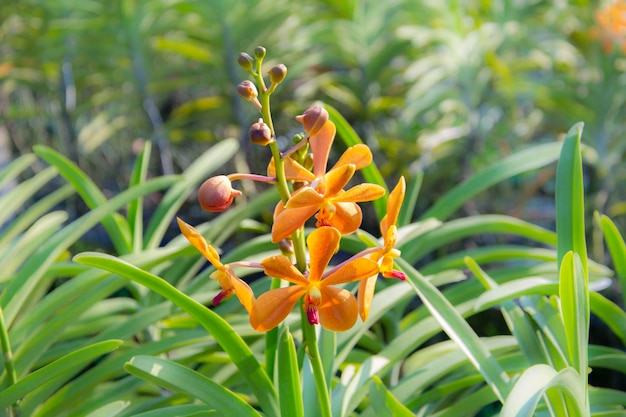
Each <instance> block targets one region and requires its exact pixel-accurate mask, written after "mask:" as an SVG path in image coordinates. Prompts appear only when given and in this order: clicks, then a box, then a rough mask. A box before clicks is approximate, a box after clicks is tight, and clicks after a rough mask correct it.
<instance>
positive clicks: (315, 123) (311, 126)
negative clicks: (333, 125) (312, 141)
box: [296, 106, 328, 136]
mask: <svg viewBox="0 0 626 417" xmlns="http://www.w3.org/2000/svg"><path fill="white" fill-rule="evenodd" d="M296 120H297V121H299V122H300V123H302V124H303V125H304V131H305V132H306V133H307V134H308V135H309V136H313V135H315V134H316V133H317V132H319V130H320V129H321V128H322V126H324V123H326V121H328V111H326V109H325V108H323V107H320V106H313V107H310V108H309V109H307V111H305V112H304V113H303V114H301V115H300V116H296Z"/></svg>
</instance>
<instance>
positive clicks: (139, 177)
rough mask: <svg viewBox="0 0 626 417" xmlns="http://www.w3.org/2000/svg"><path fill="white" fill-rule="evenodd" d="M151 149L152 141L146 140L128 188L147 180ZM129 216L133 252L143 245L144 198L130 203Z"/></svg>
mask: <svg viewBox="0 0 626 417" xmlns="http://www.w3.org/2000/svg"><path fill="white" fill-rule="evenodd" d="M151 150H152V142H151V141H146V142H145V143H144V146H143V149H141V152H140V153H139V155H138V156H137V159H136V161H135V166H134V167H133V172H132V174H131V177H130V184H129V187H128V188H132V187H134V186H136V185H139V184H141V183H143V182H145V181H146V177H147V175H148V167H149V164H150V151H151ZM127 217H128V224H129V225H130V228H131V236H132V250H133V252H138V251H140V250H141V248H142V247H143V198H138V199H136V200H134V201H131V202H130V203H129V204H128V214H127Z"/></svg>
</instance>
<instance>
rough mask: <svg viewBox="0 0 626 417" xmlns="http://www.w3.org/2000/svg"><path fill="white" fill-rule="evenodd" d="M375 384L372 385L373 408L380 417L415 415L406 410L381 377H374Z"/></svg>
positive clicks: (408, 416) (410, 416) (409, 416)
mask: <svg viewBox="0 0 626 417" xmlns="http://www.w3.org/2000/svg"><path fill="white" fill-rule="evenodd" d="M373 379H374V383H373V384H371V385H370V399H371V401H372V407H373V408H374V410H375V411H376V415H377V416H379V417H413V416H414V414H413V413H412V412H411V410H409V409H408V408H406V407H405V406H404V405H403V404H402V403H401V402H400V401H398V399H397V398H396V397H394V396H393V394H392V393H391V392H389V390H388V389H387V387H385V384H383V382H382V381H381V380H380V378H379V377H377V376H374V377H373Z"/></svg>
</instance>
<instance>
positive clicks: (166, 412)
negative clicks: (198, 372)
mask: <svg viewBox="0 0 626 417" xmlns="http://www.w3.org/2000/svg"><path fill="white" fill-rule="evenodd" d="M172 416H176V417H187V416H189V417H192V416H193V417H204V416H217V413H216V412H215V411H214V410H211V411H206V406H205V405H204V404H189V405H176V406H174V407H166V408H160V409H158V410H152V411H146V412H145V413H139V414H135V415H134V417H172Z"/></svg>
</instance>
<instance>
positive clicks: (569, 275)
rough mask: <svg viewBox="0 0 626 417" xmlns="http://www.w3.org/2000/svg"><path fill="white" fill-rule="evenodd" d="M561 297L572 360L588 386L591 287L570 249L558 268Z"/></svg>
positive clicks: (575, 255) (577, 258)
mask: <svg viewBox="0 0 626 417" xmlns="http://www.w3.org/2000/svg"><path fill="white" fill-rule="evenodd" d="M559 297H560V299H561V302H560V307H561V317H562V318H563V327H564V329H565V337H566V338H567V347H568V354H569V360H570V364H571V366H572V367H573V368H574V369H575V370H576V371H577V372H578V374H579V375H580V378H581V384H582V385H584V386H585V387H586V386H587V344H588V339H589V288H588V287H587V283H586V281H585V277H584V273H583V266H582V263H581V261H580V258H579V257H578V254H576V253H574V252H567V253H566V254H565V256H564V257H563V262H562V264H561V269H560V272H559ZM585 394H586V393H585ZM585 398H586V397H585Z"/></svg>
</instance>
